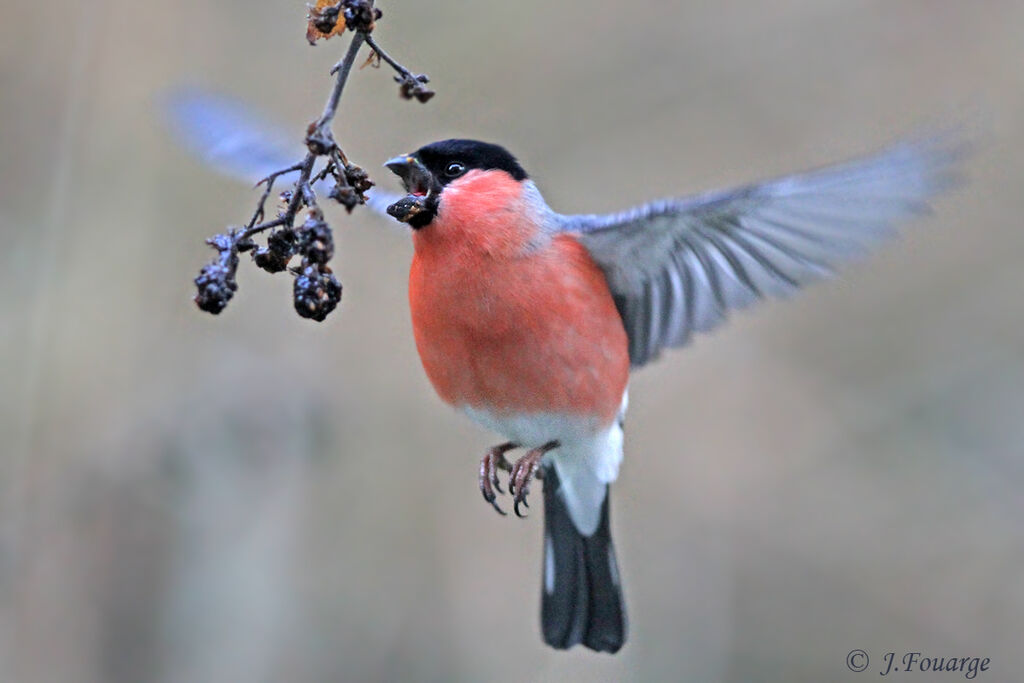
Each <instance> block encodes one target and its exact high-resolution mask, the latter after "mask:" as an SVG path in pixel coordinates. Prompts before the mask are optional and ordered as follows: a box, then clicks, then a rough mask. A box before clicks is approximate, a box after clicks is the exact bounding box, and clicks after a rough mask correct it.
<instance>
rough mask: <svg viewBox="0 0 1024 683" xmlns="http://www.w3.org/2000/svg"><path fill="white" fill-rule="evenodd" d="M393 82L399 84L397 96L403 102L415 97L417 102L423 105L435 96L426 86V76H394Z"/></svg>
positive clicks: (427, 79)
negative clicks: (398, 95)
mask: <svg viewBox="0 0 1024 683" xmlns="http://www.w3.org/2000/svg"><path fill="white" fill-rule="evenodd" d="M395 81H396V82H397V83H398V84H399V94H400V95H401V97H402V99H403V100H411V99H412V98H414V97H415V98H416V100H417V101H419V102H423V103H425V102H428V101H429V100H430V98H431V97H433V96H434V95H435V94H436V93H435V92H434V91H433V90H431V89H430V88H428V87H427V86H426V84H427V83H429V82H430V79H429V78H428V77H427V75H426V74H417V75H415V76H410V75H408V74H403V75H401V76H395Z"/></svg>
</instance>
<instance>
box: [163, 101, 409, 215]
mask: <svg viewBox="0 0 1024 683" xmlns="http://www.w3.org/2000/svg"><path fill="white" fill-rule="evenodd" d="M164 109H165V111H166V113H167V120H168V122H169V124H170V126H171V129H172V130H173V131H174V134H175V136H176V137H177V138H178V140H180V141H181V142H182V143H183V144H184V145H185V146H186V147H187V148H188V150H189V151H190V152H192V153H193V154H194V155H196V156H197V157H199V158H200V159H202V160H203V161H204V162H206V163H207V164H209V165H210V166H212V167H213V168H214V169H216V170H217V171H219V172H221V173H223V174H224V175H227V176H231V177H232V178H236V179H238V180H241V181H243V182H247V183H250V184H255V183H256V182H258V181H259V180H261V179H262V178H265V177H266V176H268V175H269V174H271V173H273V172H274V171H279V170H281V169H282V168H288V167H289V166H292V165H294V164H295V163H296V162H299V161H302V159H303V157H304V156H305V155H306V149H305V147H304V146H303V145H301V144H290V143H289V142H288V140H289V138H291V137H293V136H288V135H285V134H284V133H283V132H282V131H281V130H280V128H279V127H277V126H274V125H273V124H270V123H268V122H266V121H264V120H262V119H260V118H259V117H258V116H256V115H255V114H254V113H253V111H252V108H251V107H248V106H246V105H245V104H243V103H242V102H240V101H238V100H235V99H232V98H230V97H227V96H225V95H218V94H214V93H210V92H205V91H202V90H198V89H186V90H179V91H176V92H173V93H171V94H170V95H168V96H167V97H166V99H165V101H164ZM297 174H298V172H297V171H295V172H292V173H287V174H283V175H281V176H280V177H279V178H278V183H282V184H279V185H276V186H275V187H287V183H289V182H294V181H295V178H296V177H297ZM313 189H314V190H315V191H316V192H317V194H320V195H323V196H325V195H326V194H327V191H328V187H327V184H326V183H324V182H323V181H320V182H317V183H314V185H313ZM399 196H400V195H397V194H392V193H388V192H381V191H378V190H376V189H372V190H370V192H369V193H368V194H367V202H366V205H367V206H369V207H370V208H371V209H373V210H374V211H375V212H377V213H380V214H384V215H386V211H385V210H386V208H387V206H388V205H389V204H392V203H394V202H395V201H397V200H398V198H399Z"/></svg>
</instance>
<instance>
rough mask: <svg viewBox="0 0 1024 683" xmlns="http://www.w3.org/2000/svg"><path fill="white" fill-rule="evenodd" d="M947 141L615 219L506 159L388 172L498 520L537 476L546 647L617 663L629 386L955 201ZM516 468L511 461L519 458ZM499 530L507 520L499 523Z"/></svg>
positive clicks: (421, 321)
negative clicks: (759, 305) (620, 488)
mask: <svg viewBox="0 0 1024 683" xmlns="http://www.w3.org/2000/svg"><path fill="white" fill-rule="evenodd" d="M950 142H951V141H950V139H948V138H944V137H941V136H940V137H936V138H932V139H924V140H917V141H914V142H906V143H903V144H898V145H895V146H893V147H891V148H889V149H887V150H885V151H883V152H881V153H880V154H877V155H875V156H870V157H867V158H864V159H861V160H857V161H852V162H849V163H845V164H841V165H837V166H832V167H827V168H823V169H821V170H817V171H812V172H809V173H805V174H802V175H794V176H790V177H786V178H781V179H779V180H774V181H770V182H765V183H759V184H754V185H748V186H746V187H740V188H737V189H732V190H727V191H724V192H714V193H710V194H705V195H701V196H697V197H691V198H683V199H668V200H662V201H655V202H652V203H649V204H645V205H642V206H638V207H636V208H633V209H629V210H627V211H624V212H622V213H616V214H610V215H563V214H560V213H556V212H555V211H554V210H552V209H551V208H550V207H549V206H548V205H547V203H546V202H545V201H544V198H543V197H542V196H541V193H540V191H539V190H538V189H537V186H536V185H534V183H533V182H532V181H531V180H530V177H529V175H528V174H527V173H526V171H525V170H524V169H523V167H522V166H521V165H520V164H519V162H518V161H517V160H516V159H515V157H513V156H512V155H511V154H510V153H509V152H508V151H506V150H505V149H504V148H502V147H500V146H498V145H494V144H490V143H486V142H478V141H475V140H444V141H442V142H435V143H433V144H430V145H427V146H425V147H421V148H420V149H419V150H417V151H416V152H414V153H412V154H406V155H401V156H398V157H395V158H394V159H391V160H390V161H388V162H387V164H386V165H387V167H388V168H390V169H391V170H392V171H394V172H395V173H396V174H397V175H398V176H399V177H400V178H401V179H402V181H403V183H404V185H405V189H406V191H407V192H408V195H407V196H406V197H405V198H404V199H401V200H399V201H398V202H396V203H394V204H392V205H391V206H390V207H389V208H388V212H389V213H390V214H391V215H393V216H394V217H396V218H398V219H399V220H402V221H404V222H406V223H408V225H409V226H410V227H411V228H412V240H413V244H414V247H415V251H414V255H413V260H412V267H411V268H410V272H409V306H410V311H411V313H412V327H413V333H414V336H415V339H416V347H417V349H418V351H419V355H420V360H421V361H422V363H423V368H424V370H426V373H427V377H428V378H429V379H430V382H431V384H433V386H434V389H435V390H436V391H437V394H438V395H439V396H440V397H441V399H443V400H444V401H445V402H446V403H448V404H450V405H452V406H454V407H456V408H457V409H459V410H461V411H462V412H463V413H465V414H466V415H467V416H469V417H470V418H471V419H472V420H474V421H475V422H477V423H479V424H480V425H482V426H484V427H485V428H487V429H489V430H491V431H494V432H497V433H498V434H500V435H501V436H502V437H503V438H505V439H507V442H506V443H503V444H501V445H499V446H495V447H494V448H492V449H491V450H490V451H489V452H488V453H487V454H486V455H485V456H484V458H483V461H482V462H481V465H480V472H479V480H480V489H481V491H482V493H483V497H484V499H485V500H486V501H487V502H489V503H491V504H492V505H493V506H494V507H495V509H497V510H498V511H499V512H502V510H501V508H500V507H499V506H498V503H497V495H498V493H501V492H502V490H501V488H500V484H499V478H498V472H499V471H500V470H507V471H508V472H509V479H508V489H509V494H510V495H511V496H512V501H513V506H514V509H515V511H516V513H517V514H520V512H521V509H520V508H521V506H523V505H526V501H527V494H528V493H529V490H530V483H531V479H533V478H534V476H540V477H541V478H542V479H543V496H544V565H543V566H544V571H543V580H542V591H541V626H542V631H543V635H544V640H545V641H546V642H547V643H548V644H549V645H551V646H553V647H556V648H559V649H563V648H569V647H572V646H574V645H577V644H583V645H585V646H586V647H588V648H590V649H592V650H597V651H601V652H616V651H618V650H619V648H621V647H622V645H623V643H624V642H625V640H626V610H625V607H624V604H623V597H622V586H621V581H620V574H619V569H618V562H617V560H616V557H615V547H614V545H613V543H612V538H611V529H610V525H609V517H608V514H609V485H610V484H611V483H612V482H613V481H615V479H616V477H617V476H618V473H619V466H620V464H621V462H622V451H623V448H622V446H623V420H624V416H625V413H626V406H627V404H628V391H627V386H628V383H629V375H630V371H631V369H634V368H639V367H642V366H644V365H646V364H647V363H649V362H651V361H652V360H654V359H655V358H657V357H658V355H659V354H660V352H661V351H662V350H663V349H666V348H670V347H677V346H683V345H685V344H686V343H687V342H688V341H689V340H690V339H691V338H692V337H693V335H694V334H695V333H698V332H706V331H709V330H711V329H713V328H714V327H716V326H717V325H718V324H719V323H721V322H722V321H723V320H725V318H726V316H727V314H728V313H729V312H730V311H731V310H734V309H740V308H745V307H747V306H749V305H750V304H752V303H754V302H756V301H758V300H760V299H762V298H765V297H767V296H785V295H788V294H790V293H791V292H792V291H794V290H795V289H797V288H798V287H800V286H802V285H804V284H806V283H808V282H811V281H813V280H816V279H820V278H823V277H827V276H829V275H831V274H832V272H833V268H834V266H836V265H837V264H839V263H841V262H843V261H847V260H849V259H851V258H854V257H856V256H858V255H860V254H861V253H863V252H864V250H865V249H866V248H868V247H870V246H871V245H873V244H874V243H876V242H877V241H879V240H880V239H882V238H884V237H886V236H888V235H890V234H891V232H892V229H893V225H894V223H896V222H897V221H899V220H901V219H906V218H910V217H912V216H914V215H915V214H920V213H923V212H925V211H926V210H927V209H928V206H927V202H928V200H929V199H931V198H932V197H933V196H934V195H935V194H937V193H938V192H939V191H941V190H942V189H943V188H945V187H947V186H948V185H949V184H950V181H952V180H953V178H954V176H955V173H954V171H955V162H956V160H957V158H958V156H959V155H958V153H957V147H956V145H953V144H950ZM516 448H522V449H525V451H526V453H525V454H524V455H522V457H520V458H519V459H518V460H515V461H514V463H510V461H509V460H508V459H507V458H506V454H507V453H508V452H510V451H511V450H513V449H516ZM502 514H504V513H503V512H502Z"/></svg>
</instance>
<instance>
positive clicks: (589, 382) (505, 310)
mask: <svg viewBox="0 0 1024 683" xmlns="http://www.w3.org/2000/svg"><path fill="white" fill-rule="evenodd" d="M537 220H538V213H537V209H536V207H533V206H531V205H530V201H529V198H528V197H527V196H525V195H524V193H523V185H522V184H521V183H519V182H517V181H515V180H514V179H512V178H511V177H510V176H508V175H507V174H505V173H503V172H479V171H473V172H470V173H468V174H467V175H466V176H465V177H463V178H461V179H459V180H458V181H457V182H455V183H452V184H451V185H450V186H449V187H447V188H446V190H445V193H444V199H443V202H442V204H441V207H440V210H439V213H438V215H437V218H436V219H435V220H434V221H433V222H432V223H431V224H430V225H429V226H427V227H426V228H424V229H422V230H418V231H416V233H415V234H414V238H413V239H414V244H415V255H414V257H413V262H412V267H411V270H410V274H409V302H410V307H411V311H412V322H413V332H414V335H415V338H416V346H417V348H418V350H419V354H420V358H421V360H422V362H423V367H424V369H425V370H426V373H427V376H428V377H429V379H430V381H431V383H432V384H433V385H434V388H435V389H436V390H437V393H438V394H439V395H440V396H441V398H442V399H444V400H445V401H447V402H448V403H451V404H455V405H468V406H471V407H483V408H486V409H487V410H490V411H492V412H494V413H498V414H508V415H512V414H523V413H535V412H540V413H565V414H570V415H581V416H588V417H594V418H597V419H599V420H600V421H601V423H604V424H607V423H610V422H611V421H612V420H613V419H614V418H615V416H616V414H617V413H618V410H619V407H620V405H621V401H622V395H623V392H624V391H625V388H626V383H627V381H628V376H629V356H628V351H627V349H628V342H627V339H626V332H625V329H624V328H623V326H622V322H621V319H620V317H619V315H618V312H617V311H616V309H615V304H614V302H613V301H612V297H611V293H610V292H609V289H608V285H607V282H606V281H605V277H604V274H603V273H602V272H601V270H600V269H599V268H598V266H597V265H596V264H595V263H594V262H593V260H592V259H591V257H590V255H589V254H588V253H587V251H586V249H585V248H584V247H583V246H582V245H581V244H580V243H579V242H578V241H577V240H576V239H575V238H574V237H573V236H572V235H568V234H559V235H554V236H549V235H547V234H546V233H544V232H543V231H542V230H541V229H540V227H539V225H538V222H537Z"/></svg>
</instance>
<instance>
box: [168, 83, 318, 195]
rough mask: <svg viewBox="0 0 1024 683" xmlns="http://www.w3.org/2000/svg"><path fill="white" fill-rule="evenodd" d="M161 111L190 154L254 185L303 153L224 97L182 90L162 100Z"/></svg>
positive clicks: (247, 109)
mask: <svg viewBox="0 0 1024 683" xmlns="http://www.w3.org/2000/svg"><path fill="white" fill-rule="evenodd" d="M165 109H166V112H167V118H168V121H169V123H170V124H171V128H172V130H173V131H174V133H175V135H176V136H177V138H178V139H179V140H180V141H181V142H182V143H184V144H185V146H186V147H187V148H188V150H189V151H190V152H192V153H193V154H195V155H196V156H198V157H199V158H200V159H202V160H203V161H205V162H206V163H208V164H209V165H210V166H212V167H213V168H215V169H216V170H218V171H220V172H221V173H223V174H225V175H228V176H232V177H234V178H237V179H239V180H242V181H244V182H248V183H255V182H257V181H258V180H260V179H261V178H265V177H266V176H267V175H269V174H271V173H273V172H274V171H278V170H280V169H282V168H288V167H289V166H291V165H292V164H294V163H295V162H297V161H301V160H302V157H303V156H305V149H304V148H303V147H302V146H301V145H296V144H291V145H289V144H287V143H286V141H287V140H288V136H286V135H284V134H283V133H282V132H281V131H280V130H279V129H278V128H277V127H275V126H273V125H271V124H269V123H267V122H266V121H263V120H261V119H259V118H258V117H257V116H255V115H254V114H253V112H252V109H251V108H249V107H247V106H245V105H244V104H242V103H241V102H239V101H237V100H233V99H231V98H229V97H226V96H223V95H215V94H213V93H208V92H203V91H201V90H192V89H189V90H181V91H177V92H174V93H172V94H171V95H169V96H168V97H167V98H166V101H165ZM281 178H282V179H283V180H286V179H287V176H281Z"/></svg>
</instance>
